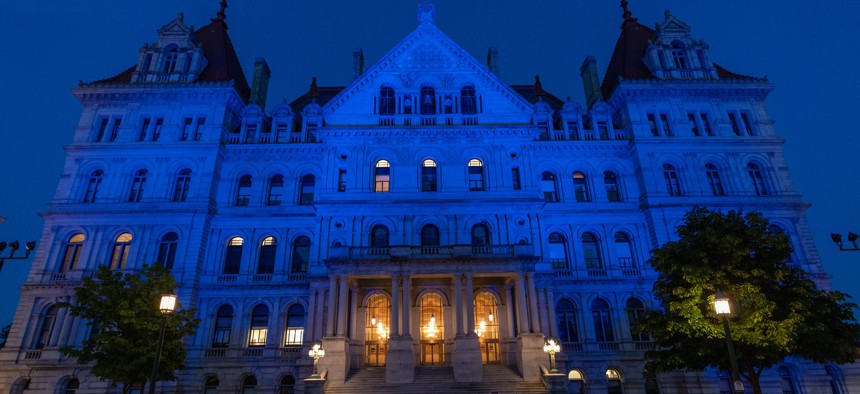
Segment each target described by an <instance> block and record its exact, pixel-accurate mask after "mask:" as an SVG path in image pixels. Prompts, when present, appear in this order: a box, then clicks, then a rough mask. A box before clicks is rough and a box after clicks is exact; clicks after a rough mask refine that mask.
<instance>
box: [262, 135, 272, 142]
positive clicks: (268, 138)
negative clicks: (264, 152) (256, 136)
mask: <svg viewBox="0 0 860 394" xmlns="http://www.w3.org/2000/svg"><path fill="white" fill-rule="evenodd" d="M271 142H272V133H262V134H260V143H261V144H269V143H271Z"/></svg>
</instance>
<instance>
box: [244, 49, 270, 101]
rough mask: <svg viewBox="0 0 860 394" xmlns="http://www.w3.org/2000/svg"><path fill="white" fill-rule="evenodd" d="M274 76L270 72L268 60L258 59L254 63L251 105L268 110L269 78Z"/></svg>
mask: <svg viewBox="0 0 860 394" xmlns="http://www.w3.org/2000/svg"><path fill="white" fill-rule="evenodd" d="M271 76H272V71H270V70H269V64H268V63H266V59H263V58H261V57H258V58H257V60H255V61H254V79H253V81H251V99H250V100H249V101H250V102H251V103H254V104H257V105H259V106H260V107H261V108H263V109H264V110H265V109H266V94H268V93H269V78H270V77H271Z"/></svg>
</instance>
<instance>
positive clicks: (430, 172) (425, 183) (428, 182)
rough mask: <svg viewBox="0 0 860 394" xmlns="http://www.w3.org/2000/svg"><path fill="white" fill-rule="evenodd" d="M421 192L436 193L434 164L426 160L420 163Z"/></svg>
mask: <svg viewBox="0 0 860 394" xmlns="http://www.w3.org/2000/svg"><path fill="white" fill-rule="evenodd" d="M421 191H422V192H435V191H436V162H435V161H433V159H426V160H424V161H423V162H422V163H421Z"/></svg>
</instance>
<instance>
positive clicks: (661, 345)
mask: <svg viewBox="0 0 860 394" xmlns="http://www.w3.org/2000/svg"><path fill="white" fill-rule="evenodd" d="M676 231H677V234H678V236H679V239H678V240H677V241H673V242H667V243H666V244H664V245H663V246H662V247H660V248H659V249H656V250H654V252H653V258H652V259H651V265H652V266H653V267H654V269H655V270H656V271H657V272H658V273H659V278H658V279H657V281H656V282H655V284H654V296H655V297H656V298H657V300H658V301H659V302H660V305H661V306H662V310H656V311H651V312H649V313H648V314H646V317H645V318H644V319H643V320H642V321H641V322H640V324H639V325H638V326H637V329H638V330H641V331H644V332H648V333H650V334H651V335H652V336H653V339H654V341H655V343H656V345H657V350H653V351H649V352H647V353H646V355H645V357H646V359H647V360H648V361H649V364H650V367H651V368H654V369H656V370H658V371H659V370H663V371H667V370H673V369H689V370H701V369H704V368H706V367H708V366H710V367H716V368H720V369H722V370H725V371H731V362H730V359H729V356H728V351H727V348H726V343H725V334H724V328H723V325H722V321H721V319H720V318H719V317H718V316H717V315H716V313H715V311H714V308H713V305H712V303H713V300H714V297H715V294H716V293H717V291H718V290H719V291H721V292H722V293H723V295H725V296H727V297H729V298H730V299H731V302H732V307H733V308H732V316H731V318H730V332H731V337H732V339H733V340H734V344H735V351H736V354H737V359H738V365H739V369H740V371H739V373H740V375H741V377H742V378H743V379H746V380H747V381H748V382H749V384H750V386H751V387H752V388H753V392H754V393H756V394H759V393H761V387H760V384H759V379H760V377H761V373H762V371H763V370H765V369H767V368H769V367H771V366H774V365H775V364H777V363H779V362H780V361H782V360H783V359H784V358H786V357H788V356H799V357H803V358H806V359H809V360H812V361H814V362H819V363H827V362H835V363H840V364H842V363H848V362H852V363H853V362H854V358H855V357H856V354H857V353H856V351H857V349H858V348H860V346H858V345H860V325H858V324H857V322H856V319H855V318H854V315H853V313H852V308H854V307H856V305H854V304H853V303H850V302H846V299H847V297H848V296H847V295H846V294H844V293H840V292H838V291H826V290H822V289H819V288H818V287H817V286H816V284H815V282H813V281H812V280H811V279H810V278H809V277H808V275H807V274H806V273H805V272H804V271H803V270H801V269H799V268H795V267H793V266H791V265H789V264H788V263H787V261H788V260H789V257H790V255H791V246H790V243H789V241H788V239H787V238H786V237H785V235H783V234H778V233H776V234H775V233H772V232H770V231H768V221H767V220H765V219H764V218H763V217H762V215H761V213H758V212H753V213H749V214H747V215H743V214H742V213H741V212H737V211H729V212H728V213H726V214H723V213H721V212H715V211H710V210H708V209H705V208H698V207H697V208H693V210H691V211H690V212H688V213H687V214H686V216H685V218H684V224H683V225H682V226H679V227H678V228H677V230H676Z"/></svg>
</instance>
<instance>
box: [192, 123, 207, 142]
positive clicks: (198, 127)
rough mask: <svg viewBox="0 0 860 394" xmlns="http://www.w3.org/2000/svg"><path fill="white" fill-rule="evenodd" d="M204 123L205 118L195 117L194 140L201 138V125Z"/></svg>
mask: <svg viewBox="0 0 860 394" xmlns="http://www.w3.org/2000/svg"><path fill="white" fill-rule="evenodd" d="M205 124H206V118H197V124H196V125H195V126H194V141H200V139H201V138H203V125H205Z"/></svg>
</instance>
